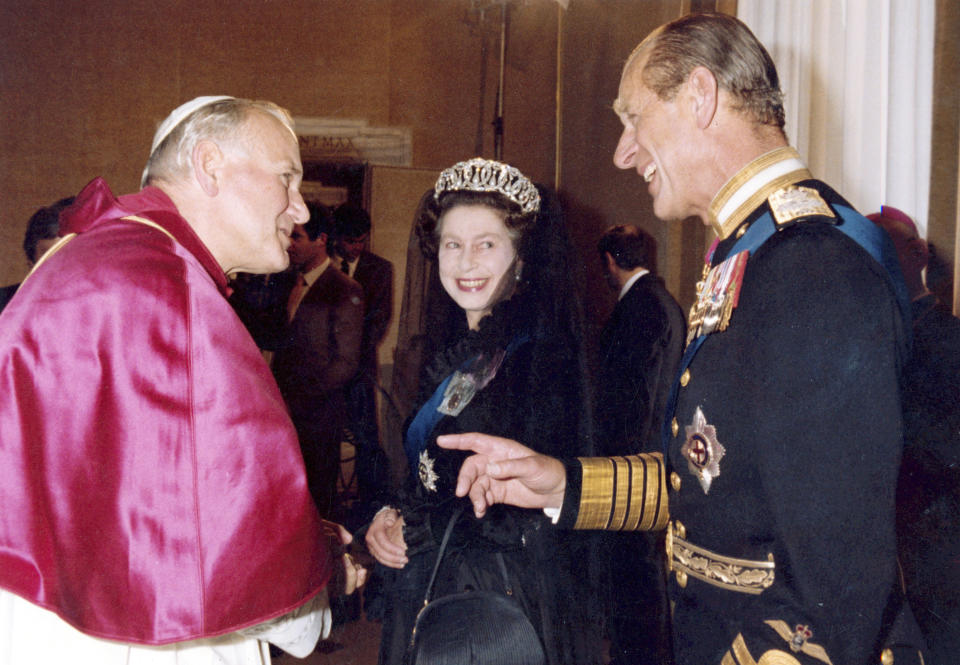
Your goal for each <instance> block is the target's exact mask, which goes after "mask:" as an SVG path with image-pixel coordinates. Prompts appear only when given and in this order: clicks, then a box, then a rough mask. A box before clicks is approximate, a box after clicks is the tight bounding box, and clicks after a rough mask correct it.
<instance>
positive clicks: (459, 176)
mask: <svg viewBox="0 0 960 665" xmlns="http://www.w3.org/2000/svg"><path fill="white" fill-rule="evenodd" d="M464 189H466V190H469V191H471V192H498V193H500V194H503V195H504V196H506V197H507V198H508V199H510V200H511V201H513V202H514V203H516V204H517V205H518V206H520V209H521V210H522V211H523V213H524V214H528V213H531V212H538V211H539V210H540V193H539V192H538V191H537V188H536V187H534V185H533V183H532V182H530V180H528V179H527V177H526V176H525V175H523V174H522V173H520V171H518V170H517V169H515V168H514V167H512V166H510V165H508V164H504V163H502V162H495V161H493V160H492V159H483V158H481V157H474V158H473V159H469V160H467V161H465V162H458V163H456V164H454V165H453V166H451V167H450V168H448V169H444V171H443V172H442V173H441V174H440V177H439V178H438V179H437V184H436V186H434V188H433V198H434V199H437V200H439V199H440V195H441V194H443V193H444V192H451V191H456V190H464Z"/></svg>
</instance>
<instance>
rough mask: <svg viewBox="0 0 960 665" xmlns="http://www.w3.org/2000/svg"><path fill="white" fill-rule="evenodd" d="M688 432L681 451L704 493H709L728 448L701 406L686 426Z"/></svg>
mask: <svg viewBox="0 0 960 665" xmlns="http://www.w3.org/2000/svg"><path fill="white" fill-rule="evenodd" d="M686 434H687V440H686V442H685V443H684V444H683V446H681V447H680V453H681V454H682V455H683V456H684V458H686V460H687V468H688V469H689V471H690V473H692V474H693V475H695V476H696V477H697V480H699V481H700V487H702V488H703V493H704V494H708V493H709V492H710V485H711V483H713V479H714V478H716V477H717V476H719V475H720V460H722V459H723V456H724V455H726V453H727V451H726V448H724V447H723V445H721V443H720V441H719V440H718V439H717V428H716V427H714V426H713V425H709V424H707V417H706V416H705V415H703V410H702V409H701V408H700V407H699V406H698V407H697V410H696V411H694V414H693V422H692V423H691V424H689V425H687V426H686Z"/></svg>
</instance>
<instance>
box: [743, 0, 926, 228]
mask: <svg viewBox="0 0 960 665" xmlns="http://www.w3.org/2000/svg"><path fill="white" fill-rule="evenodd" d="M935 9H936V7H935V0H739V2H738V3H737V15H738V17H739V18H740V19H741V20H742V21H743V22H744V23H746V24H747V25H748V26H750V29H751V30H753V32H754V34H756V35H757V37H758V38H759V39H760V41H761V42H762V43H763V44H764V46H766V47H767V50H768V51H769V52H770V56H771V57H772V58H773V60H774V62H775V63H776V65H777V71H778V72H779V74H780V84H781V86H782V88H783V91H784V96H785V109H786V114H787V136H788V138H789V139H790V143H791V144H792V145H793V146H795V147H796V148H797V149H798V150H799V152H800V154H801V155H802V156H803V157H804V158H805V159H806V161H807V164H808V165H809V166H810V169H811V171H812V172H813V174H814V176H816V177H818V178H820V179H822V180H824V181H826V182H827V183H829V184H830V185H832V186H833V187H834V188H835V189H836V190H837V191H839V192H840V193H841V194H842V195H843V196H844V197H845V198H846V199H847V200H848V201H850V202H851V203H852V204H853V205H854V207H855V208H857V209H858V210H860V212H862V213H864V214H868V213H871V212H876V211H878V210H879V209H880V206H881V205H892V206H894V207H896V208H900V209H901V210H903V211H904V212H906V213H907V214H909V215H911V216H912V217H913V218H914V219H915V220H916V222H917V226H918V227H919V229H920V233H921V235H923V236H926V229H927V212H928V201H929V192H930V136H931V115H932V98H933V39H934V16H935Z"/></svg>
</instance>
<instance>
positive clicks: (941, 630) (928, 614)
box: [867, 206, 960, 665]
mask: <svg viewBox="0 0 960 665" xmlns="http://www.w3.org/2000/svg"><path fill="white" fill-rule="evenodd" d="M867 218H868V219H870V220H871V221H872V222H873V223H874V224H876V225H877V226H879V227H880V228H882V229H883V230H884V231H886V232H887V234H888V235H889V236H890V239H891V240H893V246H894V247H895V248H896V250H897V258H898V259H899V261H900V267H901V268H903V279H904V282H905V283H906V285H907V289H908V290H909V292H910V299H911V308H912V312H913V356H912V357H911V359H910V362H909V363H907V365H906V367H905V368H904V370H903V381H902V384H901V394H902V405H903V439H904V447H903V459H902V460H901V462H900V478H899V481H898V483H897V545H898V549H899V558H900V566H901V569H902V572H903V580H904V584H905V586H906V590H907V597H908V598H909V599H910V605H911V607H912V608H913V611H914V614H916V617H917V622H918V623H919V624H920V628H921V629H922V630H923V635H924V637H925V638H926V640H927V646H928V647H929V649H930V652H929V654H928V658H927V660H926V664H927V665H947V664H948V663H953V662H956V658H957V654H958V653H960V319H958V318H957V317H955V316H952V315H951V314H950V313H949V310H948V309H947V308H945V307H942V306H941V305H940V303H939V302H938V299H937V296H936V295H934V294H933V293H931V292H930V290H929V289H928V288H927V284H926V283H925V281H924V278H923V269H924V268H925V267H927V263H928V261H929V256H930V250H929V246H928V245H927V242H926V241H925V240H924V239H923V238H921V237H920V234H919V233H918V232H917V227H916V224H914V222H913V220H912V219H910V216H909V215H907V214H906V213H904V212H902V211H900V210H897V209H896V208H893V207H891V206H883V207H881V208H880V212H878V213H873V214H871V215H867Z"/></svg>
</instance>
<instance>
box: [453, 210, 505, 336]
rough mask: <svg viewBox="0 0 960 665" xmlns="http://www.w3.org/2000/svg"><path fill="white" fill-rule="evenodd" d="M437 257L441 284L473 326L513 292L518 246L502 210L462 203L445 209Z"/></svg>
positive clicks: (473, 327) (475, 326)
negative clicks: (514, 241)
mask: <svg viewBox="0 0 960 665" xmlns="http://www.w3.org/2000/svg"><path fill="white" fill-rule="evenodd" d="M437 258H438V263H439V272H440V283H441V284H443V288H444V289H445V290H446V292H447V293H449V294H450V297H451V298H453V300H454V302H456V303H457V304H458V305H459V306H460V307H461V308H462V309H463V311H464V312H466V315H467V323H468V325H469V326H470V328H472V329H476V328H477V326H478V325H479V323H480V319H482V318H483V317H484V316H486V315H487V314H489V313H490V310H491V308H493V306H494V305H496V304H497V303H498V302H500V301H501V300H503V299H504V298H508V297H510V295H512V293H513V288H514V285H515V284H516V282H515V280H514V264H515V263H516V260H517V250H516V247H514V243H513V238H511V236H510V233H509V232H508V230H507V227H506V224H504V223H503V213H501V212H499V211H496V210H493V209H491V208H488V207H486V206H481V205H461V206H456V207H454V208H451V209H450V210H448V211H447V212H445V213H444V214H443V216H442V217H441V218H440V245H439V249H438V253H437Z"/></svg>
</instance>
